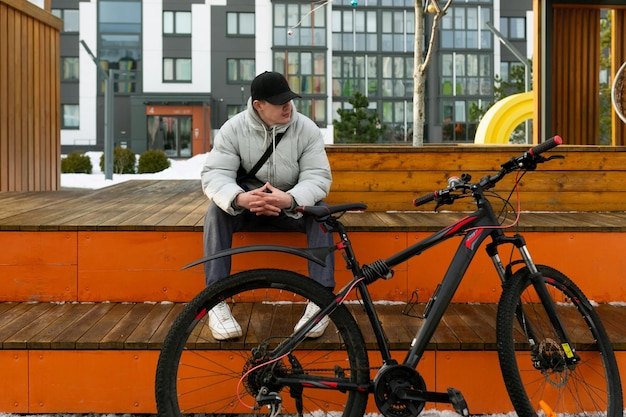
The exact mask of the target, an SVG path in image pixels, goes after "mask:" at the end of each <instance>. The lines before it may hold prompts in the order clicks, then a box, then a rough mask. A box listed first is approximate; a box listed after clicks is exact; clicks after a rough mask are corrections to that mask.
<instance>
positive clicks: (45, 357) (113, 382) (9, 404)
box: [0, 350, 626, 414]
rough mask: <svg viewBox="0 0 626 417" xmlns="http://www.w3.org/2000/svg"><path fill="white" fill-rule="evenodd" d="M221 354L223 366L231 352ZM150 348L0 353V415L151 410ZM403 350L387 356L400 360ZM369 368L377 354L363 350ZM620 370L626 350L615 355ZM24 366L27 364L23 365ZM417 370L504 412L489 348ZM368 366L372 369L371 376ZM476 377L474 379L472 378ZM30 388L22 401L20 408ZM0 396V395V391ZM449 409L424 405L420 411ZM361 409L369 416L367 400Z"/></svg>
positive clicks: (483, 408) (452, 354) (441, 355)
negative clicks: (365, 407)
mask: <svg viewBox="0 0 626 417" xmlns="http://www.w3.org/2000/svg"><path fill="white" fill-rule="evenodd" d="M215 353H216V354H218V353H219V354H220V355H224V361H225V362H224V363H226V362H227V361H230V360H231V358H232V356H231V355H229V353H228V352H215ZM158 354H159V352H158V351H109V350H102V351H30V352H28V351H0V364H1V365H2V369H3V371H4V373H5V374H6V375H5V378H3V379H2V380H0V392H1V393H2V394H3V395H1V396H0V412H6V413H22V414H23V413H113V414H122V413H137V414H139V413H155V412H156V409H155V407H156V406H155V402H154V372H155V367H156V361H157V359H158ZM404 355H405V352H404V351H393V352H392V356H393V357H394V358H395V359H396V360H397V361H398V362H402V360H403V359H404ZM369 356H370V365H371V366H372V367H377V366H379V365H380V356H379V355H378V354H377V353H375V352H370V353H369ZM616 356H617V361H618V365H619V367H620V371H621V373H622V374H624V371H626V352H616ZM29 363H30V366H29ZM418 371H419V372H420V374H421V375H422V377H423V378H424V381H425V383H426V388H427V389H429V390H436V391H444V390H445V389H446V388H447V387H454V388H457V389H459V390H461V392H462V393H463V394H464V396H465V399H466V400H467V402H468V405H469V408H470V412H471V413H473V414H482V413H506V412H509V411H511V410H512V406H511V404H510V402H509V400H508V395H507V394H506V390H505V388H504V385H503V382H502V376H501V375H500V368H499V364H498V359H497V352H485V351H428V352H426V353H425V355H424V357H423V358H422V360H421V361H420V364H419V366H418ZM375 375H376V370H372V373H371V377H372V378H374V377H375ZM477 375H480V378H479V379H480V381H479V382H480V383H478V384H477V383H476V382H477ZM29 391H30V403H29V404H28V407H26V405H27V402H28V398H29ZM5 393H6V395H5ZM435 408H436V409H440V410H445V409H450V407H449V406H448V405H446V404H427V405H426V408H425V409H426V410H431V409H435ZM367 411H368V412H371V413H377V412H378V410H377V409H376V405H375V402H374V399H373V398H372V397H370V400H369V403H368V408H367Z"/></svg>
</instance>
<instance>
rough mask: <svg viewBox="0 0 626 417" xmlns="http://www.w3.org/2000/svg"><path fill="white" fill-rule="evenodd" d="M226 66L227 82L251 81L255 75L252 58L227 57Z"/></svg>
mask: <svg viewBox="0 0 626 417" xmlns="http://www.w3.org/2000/svg"><path fill="white" fill-rule="evenodd" d="M226 66H227V73H228V82H240V81H252V80H253V79H254V77H255V75H256V72H255V65H254V59H243V58H229V59H227V60H226Z"/></svg>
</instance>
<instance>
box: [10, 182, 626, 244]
mask: <svg viewBox="0 0 626 417" xmlns="http://www.w3.org/2000/svg"><path fill="white" fill-rule="evenodd" d="M355 201H356V200H355ZM207 204H208V200H207V197H206V196H205V195H204V194H203V193H202V190H201V189H200V184H199V181H196V180H131V181H126V182H124V183H120V184H116V185H113V186H110V187H106V188H103V189H99V190H75V189H67V190H61V191H56V192H30V193H0V207H2V208H3V210H2V213H0V231H55V230H61V231H72V230H78V231H94V230H103V231H120V230H124V231H145V230H155V231H202V225H203V219H204V214H205V211H206V207H207ZM428 209H431V208H430V207H429V208H428ZM463 216H464V213H462V212H446V211H443V212H439V213H435V212H433V211H421V212H415V211H412V212H398V211H389V212H377V211H374V210H371V211H366V212H359V213H347V214H346V215H345V216H344V217H343V220H344V222H345V224H346V226H347V228H348V230H350V231H368V232H372V231H415V232H421V231H429V232H433V231H437V230H439V229H441V228H442V227H445V226H447V225H449V224H451V223H452V222H454V221H455V220H457V219H459V218H461V217H463ZM509 220H512V219H509ZM518 227H519V230H520V231H548V232H549V231H561V232H562V231H571V232H573V231H597V232H606V231H613V232H622V231H626V212H603V213H597V212H556V213H544V212H542V213H533V212H526V213H522V215H521V218H520V222H519V225H518Z"/></svg>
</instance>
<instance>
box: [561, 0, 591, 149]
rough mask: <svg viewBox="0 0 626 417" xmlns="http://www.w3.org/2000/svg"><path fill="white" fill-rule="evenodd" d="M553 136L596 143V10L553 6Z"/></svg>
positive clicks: (573, 142) (574, 141)
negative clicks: (558, 135) (557, 135)
mask: <svg viewBox="0 0 626 417" xmlns="http://www.w3.org/2000/svg"><path fill="white" fill-rule="evenodd" d="M552 27H553V28H558V30H555V31H554V33H553V43H552V50H553V56H552V63H553V73H552V76H551V80H552V97H553V102H552V116H553V121H552V122H553V125H552V126H553V132H552V133H553V134H560V135H562V136H565V137H568V138H569V142H568V143H572V144H578V145H594V144H598V137H599V128H600V98H599V84H598V79H599V65H600V39H599V37H600V9H599V8H588V7H587V8H584V7H583V8H576V7H572V6H568V7H555V8H554V9H553V13H552Z"/></svg>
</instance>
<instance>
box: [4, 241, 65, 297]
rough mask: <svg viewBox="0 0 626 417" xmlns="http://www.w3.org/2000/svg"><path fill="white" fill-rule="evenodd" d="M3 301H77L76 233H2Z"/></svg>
mask: <svg viewBox="0 0 626 417" xmlns="http://www.w3.org/2000/svg"><path fill="white" fill-rule="evenodd" d="M0 247H1V248H2V251H0V301H75V300H76V265H77V256H76V234H75V233H70V232H3V233H0Z"/></svg>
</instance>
